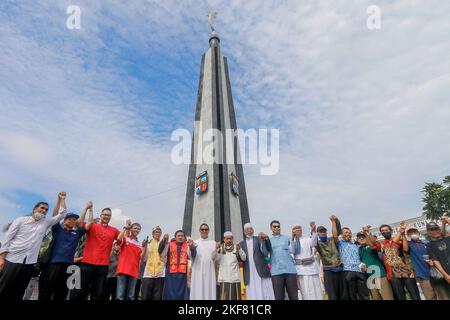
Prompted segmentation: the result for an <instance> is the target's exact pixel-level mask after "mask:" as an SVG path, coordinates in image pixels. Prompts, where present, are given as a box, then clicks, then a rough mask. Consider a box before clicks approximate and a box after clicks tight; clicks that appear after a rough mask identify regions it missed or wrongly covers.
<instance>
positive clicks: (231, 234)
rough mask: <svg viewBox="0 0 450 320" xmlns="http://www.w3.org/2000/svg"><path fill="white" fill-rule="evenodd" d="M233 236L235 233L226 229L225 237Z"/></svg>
mask: <svg viewBox="0 0 450 320" xmlns="http://www.w3.org/2000/svg"><path fill="white" fill-rule="evenodd" d="M232 236H233V233H232V232H231V231H225V232H224V234H223V237H224V238H228V237H232Z"/></svg>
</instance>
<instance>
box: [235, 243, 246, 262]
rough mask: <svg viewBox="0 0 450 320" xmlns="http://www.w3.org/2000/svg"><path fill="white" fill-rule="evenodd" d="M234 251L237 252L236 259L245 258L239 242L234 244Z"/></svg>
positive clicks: (241, 259)
mask: <svg viewBox="0 0 450 320" xmlns="http://www.w3.org/2000/svg"><path fill="white" fill-rule="evenodd" d="M236 251H237V253H238V260H240V261H245V260H247V255H246V254H245V252H244V250H242V248H241V245H240V244H239V243H238V244H236Z"/></svg>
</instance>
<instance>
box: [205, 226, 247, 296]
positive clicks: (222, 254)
mask: <svg viewBox="0 0 450 320" xmlns="http://www.w3.org/2000/svg"><path fill="white" fill-rule="evenodd" d="M223 237H224V244H220V243H217V245H216V247H217V249H216V250H214V251H213V253H212V257H213V260H214V261H218V262H219V264H220V265H219V275H218V277H217V282H219V285H220V300H242V295H241V272H240V269H239V262H241V261H245V260H246V258H247V256H246V255H245V252H244V251H243V250H242V248H241V246H240V244H239V243H238V244H236V245H234V244H233V234H232V233H231V232H230V231H227V232H225V233H224V235H223Z"/></svg>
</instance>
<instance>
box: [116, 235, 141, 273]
mask: <svg viewBox="0 0 450 320" xmlns="http://www.w3.org/2000/svg"><path fill="white" fill-rule="evenodd" d="M120 245H121V249H120V254H119V263H118V264H117V274H125V275H127V276H131V277H133V278H138V277H139V267H140V264H141V254H142V244H141V243H140V242H139V241H138V239H136V238H131V237H127V236H125V237H123V239H122V242H121V244H120Z"/></svg>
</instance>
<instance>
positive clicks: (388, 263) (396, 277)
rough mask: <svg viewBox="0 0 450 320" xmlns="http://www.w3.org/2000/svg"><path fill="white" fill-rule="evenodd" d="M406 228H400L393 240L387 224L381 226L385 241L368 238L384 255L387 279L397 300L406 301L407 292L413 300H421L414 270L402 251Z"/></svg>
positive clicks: (372, 245) (390, 229)
mask: <svg viewBox="0 0 450 320" xmlns="http://www.w3.org/2000/svg"><path fill="white" fill-rule="evenodd" d="M404 229H405V227H404V226H400V230H399V232H397V233H396V235H395V237H394V238H392V228H391V226H389V225H387V224H383V225H381V226H380V229H379V230H380V232H381V234H382V235H383V237H384V240H383V241H376V240H375V238H373V237H368V238H367V240H368V241H369V246H370V247H371V248H372V249H376V250H377V251H379V252H381V253H382V256H383V261H384V266H385V268H386V275H387V279H388V280H389V281H390V283H391V286H392V291H393V293H394V297H395V299H396V300H405V299H406V295H405V290H404V288H405V287H406V290H407V291H408V292H409V294H410V295H411V299H413V300H420V293H419V289H418V288H417V283H416V279H415V277H414V272H413V270H412V268H411V267H410V266H409V265H408V263H407V262H406V259H405V255H404V253H403V250H402V242H403V241H405V240H402V233H404Z"/></svg>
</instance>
